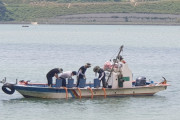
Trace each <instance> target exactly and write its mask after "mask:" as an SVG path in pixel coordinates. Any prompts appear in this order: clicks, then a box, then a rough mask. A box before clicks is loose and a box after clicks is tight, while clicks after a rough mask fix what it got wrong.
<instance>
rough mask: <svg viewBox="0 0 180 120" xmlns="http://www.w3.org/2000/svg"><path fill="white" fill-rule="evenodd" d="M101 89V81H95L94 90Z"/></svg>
mask: <svg viewBox="0 0 180 120" xmlns="http://www.w3.org/2000/svg"><path fill="white" fill-rule="evenodd" d="M98 87H100V80H99V79H97V78H96V79H94V88H98Z"/></svg>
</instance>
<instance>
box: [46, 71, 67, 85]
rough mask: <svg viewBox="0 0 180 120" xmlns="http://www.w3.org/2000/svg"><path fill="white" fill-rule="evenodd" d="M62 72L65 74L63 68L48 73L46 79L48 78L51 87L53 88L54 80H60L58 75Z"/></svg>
mask: <svg viewBox="0 0 180 120" xmlns="http://www.w3.org/2000/svg"><path fill="white" fill-rule="evenodd" d="M62 72H63V69H62V68H54V69H52V70H50V71H49V72H48V73H47V75H46V77H47V81H48V86H49V87H52V78H53V77H56V78H57V79H58V74H59V73H62Z"/></svg>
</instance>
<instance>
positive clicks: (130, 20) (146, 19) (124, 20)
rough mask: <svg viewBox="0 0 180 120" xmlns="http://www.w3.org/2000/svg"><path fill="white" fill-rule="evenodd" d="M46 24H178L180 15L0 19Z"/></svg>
mask: <svg viewBox="0 0 180 120" xmlns="http://www.w3.org/2000/svg"><path fill="white" fill-rule="evenodd" d="M32 22H37V23H38V24H48V25H51V24H52V25H56V24H57V25H174V26H179V25H180V15H177V14H150V13H148V14H147V13H95V14H76V15H64V16H56V17H52V18H37V19H36V21H22V22H21V21H1V22H0V24H31V23H32Z"/></svg>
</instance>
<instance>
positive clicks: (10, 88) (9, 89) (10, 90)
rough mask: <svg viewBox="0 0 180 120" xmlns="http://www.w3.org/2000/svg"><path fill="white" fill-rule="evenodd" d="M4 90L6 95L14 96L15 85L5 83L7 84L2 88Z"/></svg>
mask: <svg viewBox="0 0 180 120" xmlns="http://www.w3.org/2000/svg"><path fill="white" fill-rule="evenodd" d="M2 90H3V92H5V93H6V94H9V95H12V94H13V93H14V92H15V88H14V84H10V83H5V84H4V85H3V86H2Z"/></svg>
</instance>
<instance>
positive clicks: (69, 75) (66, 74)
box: [59, 71, 77, 87]
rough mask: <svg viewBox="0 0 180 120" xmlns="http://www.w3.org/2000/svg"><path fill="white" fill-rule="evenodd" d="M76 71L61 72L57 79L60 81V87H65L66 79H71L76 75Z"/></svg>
mask: <svg viewBox="0 0 180 120" xmlns="http://www.w3.org/2000/svg"><path fill="white" fill-rule="evenodd" d="M76 74H77V73H76V71H67V72H63V73H62V74H60V75H59V78H60V79H62V86H63V87H66V79H67V78H68V79H69V78H72V76H74V75H76Z"/></svg>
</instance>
